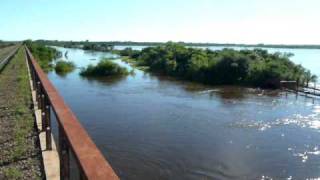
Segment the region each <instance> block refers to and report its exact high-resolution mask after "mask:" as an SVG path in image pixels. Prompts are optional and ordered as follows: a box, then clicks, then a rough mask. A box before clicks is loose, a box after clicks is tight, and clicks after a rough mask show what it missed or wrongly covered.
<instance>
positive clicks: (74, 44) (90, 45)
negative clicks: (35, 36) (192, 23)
mask: <svg viewBox="0 0 320 180" xmlns="http://www.w3.org/2000/svg"><path fill="white" fill-rule="evenodd" d="M36 42H38V43H43V44H46V45H52V46H61V47H67V48H81V49H85V47H87V48H86V49H87V50H95V48H97V50H98V49H99V46H100V47H104V48H101V49H102V50H103V51H109V50H112V47H114V46H160V45H164V44H165V43H164V42H133V41H105V42H94V41H92V42H91V41H57V40H37V41H36ZM176 43H177V44H181V45H183V46H199V47H206V46H225V47H234V46H237V47H254V48H293V49H320V45H286V44H230V43H229V44H228V43H192V42H176ZM105 47H107V48H105ZM101 49H100V50H101Z"/></svg>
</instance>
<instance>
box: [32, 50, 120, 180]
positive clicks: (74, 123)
mask: <svg viewBox="0 0 320 180" xmlns="http://www.w3.org/2000/svg"><path fill="white" fill-rule="evenodd" d="M26 52H27V55H28V59H29V61H30V62H31V64H32V66H33V67H32V68H34V70H35V72H36V73H37V75H38V77H39V79H40V81H41V84H42V86H43V88H44V92H45V93H46V95H47V96H48V98H49V101H50V104H51V106H52V109H53V111H54V113H55V115H56V117H57V120H58V123H59V126H60V128H62V129H63V132H64V134H65V136H66V139H67V141H68V145H69V148H70V149H71V151H72V152H73V153H74V155H75V157H76V160H77V162H78V163H79V166H80V168H81V170H82V171H83V175H84V176H85V177H86V178H87V179H94V180H96V179H110V180H116V179H119V177H118V176H117V175H116V173H115V172H114V170H113V169H112V167H111V166H110V164H109V163H108V162H107V161H106V159H105V158H104V156H103V155H102V153H101V152H100V151H99V150H98V148H97V147H96V145H95V144H94V142H93V141H92V140H91V138H90V137H89V135H88V133H87V132H86V130H85V129H84V128H83V127H82V125H81V124H80V122H79V121H78V119H77V117H76V116H75V115H74V114H73V112H72V111H71V110H70V108H69V107H68V106H67V104H66V103H65V102H64V100H63V98H62V97H61V96H60V95H59V93H58V91H57V90H56V88H55V87H54V86H53V84H52V83H51V82H50V81H49V79H48V78H47V75H46V74H45V73H44V72H43V71H42V69H41V67H40V66H39V64H38V63H37V62H36V60H35V59H34V57H33V56H32V54H31V52H30V51H29V49H28V48H27V47H26Z"/></svg>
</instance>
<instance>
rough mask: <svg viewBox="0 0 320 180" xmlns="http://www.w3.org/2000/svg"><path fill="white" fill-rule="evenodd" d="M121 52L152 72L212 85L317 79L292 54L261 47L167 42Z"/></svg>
mask: <svg viewBox="0 0 320 180" xmlns="http://www.w3.org/2000/svg"><path fill="white" fill-rule="evenodd" d="M118 53H119V54H120V55H121V56H127V57H129V58H131V59H133V60H134V62H135V64H136V65H138V66H147V67H149V69H150V71H152V72H156V73H161V74H164V75H169V76H174V77H178V78H182V79H186V80H191V81H195V82H201V83H205V84H212V85H248V86H255V87H265V88H279V86H280V81H281V80H294V81H297V82H299V84H301V85H302V84H308V83H309V82H311V81H315V80H316V78H317V77H316V76H315V75H312V74H311V73H310V71H309V70H307V69H305V68H303V67H302V66H301V65H296V64H294V63H293V62H292V61H290V60H289V58H290V56H291V54H282V53H272V54H271V53H268V51H267V50H262V49H254V50H240V51H236V50H234V49H223V50H217V51H212V50H210V49H199V48H191V47H187V46H183V45H181V44H178V43H166V44H162V45H160V46H154V47H147V48H144V49H143V50H141V51H137V50H132V49H131V48H126V49H124V50H121V51H118Z"/></svg>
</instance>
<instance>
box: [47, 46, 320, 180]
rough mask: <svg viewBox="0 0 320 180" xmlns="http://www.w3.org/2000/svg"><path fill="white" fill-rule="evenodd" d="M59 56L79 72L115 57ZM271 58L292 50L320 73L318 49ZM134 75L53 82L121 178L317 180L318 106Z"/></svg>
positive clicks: (290, 97) (72, 52)
mask: <svg viewBox="0 0 320 180" xmlns="http://www.w3.org/2000/svg"><path fill="white" fill-rule="evenodd" d="M118 48H121V47H118ZM135 48H140V47H135ZM215 48H217V47H215ZM58 49H59V50H60V51H62V52H65V51H68V60H71V61H73V62H75V63H76V64H77V66H78V67H79V68H81V67H85V66H86V65H88V64H95V63H97V62H98V61H99V59H100V58H103V57H115V55H112V54H110V53H102V52H90V51H83V50H79V49H65V48H58ZM270 51H281V52H293V51H294V52H293V53H294V54H295V56H294V57H293V61H295V62H296V63H301V64H302V65H304V66H305V67H307V68H309V69H311V71H312V72H313V73H316V74H320V67H319V65H320V63H316V61H317V58H318V57H320V50H306V49H304V50H303V49H296V50H295V49H270ZM114 61H116V62H117V63H119V64H121V65H122V66H125V67H127V68H128V69H132V67H130V65H128V64H126V63H123V62H122V61H121V60H120V59H117V60H114ZM134 72H135V73H134V75H129V76H127V77H123V78H98V79H96V78H95V79H92V78H89V79H88V78H82V77H80V76H79V69H76V70H75V71H74V72H72V73H70V74H67V75H65V76H61V75H58V74H56V73H55V72H50V73H49V74H48V76H49V79H50V80H51V81H52V82H53V84H54V85H55V87H56V88H57V89H58V91H59V92H60V94H61V95H62V96H63V97H64V98H65V101H66V102H67V104H68V105H69V106H70V107H71V109H72V110H73V111H74V113H75V114H76V115H77V117H78V118H79V120H80V121H81V123H82V124H83V126H84V127H85V129H86V130H87V131H88V133H89V134H90V135H91V137H92V139H93V140H94V142H95V143H96V144H97V146H98V147H99V149H100V150H101V151H102V152H103V154H104V155H105V157H106V158H107V160H108V161H109V162H110V164H111V165H112V167H113V168H114V170H115V171H116V173H117V174H118V175H119V176H120V177H121V178H122V179H138V180H141V179H147V180H152V179H268V178H273V179H287V178H289V179H290V178H293V179H307V178H309V179H310V178H320V100H319V99H312V98H308V97H304V96H296V95H295V94H290V93H289V94H286V93H283V92H278V91H269V90H259V89H252V88H240V87H226V86H224V87H220V86H218V87H216V86H204V85H199V84H195V83H190V82H183V81H176V80H174V79H171V78H167V77H161V76H154V75H152V74H149V73H145V72H143V71H140V70H138V69H134Z"/></svg>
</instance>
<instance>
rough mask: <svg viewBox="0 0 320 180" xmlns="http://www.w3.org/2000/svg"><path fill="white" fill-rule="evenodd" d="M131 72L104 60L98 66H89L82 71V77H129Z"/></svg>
mask: <svg viewBox="0 0 320 180" xmlns="http://www.w3.org/2000/svg"><path fill="white" fill-rule="evenodd" d="M128 74H129V72H128V70H127V69H126V68H124V67H121V66H119V65H118V64H116V63H114V62H112V61H110V60H108V59H104V60H101V61H100V62H99V63H98V64H97V65H96V66H93V65H89V66H88V67H86V68H84V69H82V70H81V72H80V75H82V76H114V75H128Z"/></svg>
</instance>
